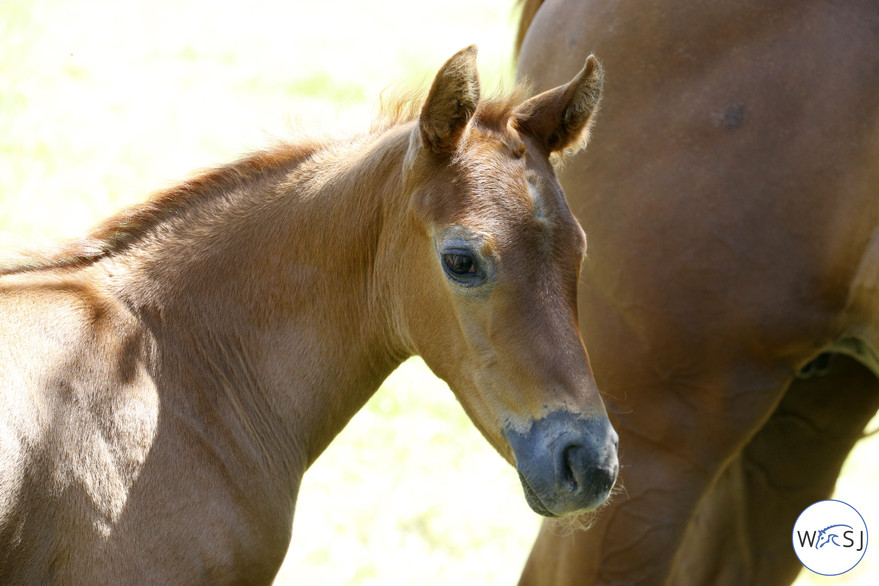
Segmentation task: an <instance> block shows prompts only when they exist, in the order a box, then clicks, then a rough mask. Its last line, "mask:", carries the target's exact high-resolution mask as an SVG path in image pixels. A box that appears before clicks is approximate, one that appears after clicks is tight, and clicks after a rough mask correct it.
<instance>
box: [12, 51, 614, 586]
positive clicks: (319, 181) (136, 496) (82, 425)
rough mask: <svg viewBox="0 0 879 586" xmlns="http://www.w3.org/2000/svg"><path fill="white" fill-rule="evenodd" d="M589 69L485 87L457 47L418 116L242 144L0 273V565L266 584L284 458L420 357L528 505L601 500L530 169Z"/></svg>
mask: <svg viewBox="0 0 879 586" xmlns="http://www.w3.org/2000/svg"><path fill="white" fill-rule="evenodd" d="M600 90H601V70H600V68H599V67H598V65H597V62H596V61H595V60H594V59H590V60H588V61H587V64H586V66H585V67H584V68H583V69H582V70H581V71H580V73H579V74H578V75H576V76H575V77H574V79H573V80H572V81H571V82H570V83H568V84H565V85H564V86H561V87H559V88H557V89H556V90H553V91H550V92H547V93H545V94H543V95H540V96H537V97H535V98H532V99H531V100H528V101H526V102H524V103H518V102H516V101H514V99H513V98H510V99H504V100H496V101H480V97H479V83H478V78H477V74H476V65H475V49H474V48H472V47H471V48H468V49H465V50H463V51H461V52H459V53H458V54H456V55H455V56H454V57H452V58H451V59H450V60H449V61H448V62H447V63H446V64H445V65H444V66H443V67H442V69H441V70H440V71H439V73H438V74H437V76H436V79H435V81H434V83H433V86H432V88H431V90H430V93H429V94H428V97H427V98H426V101H425V102H424V105H423V106H422V108H421V110H420V114H419V115H413V116H412V117H410V118H409V119H406V117H405V116H400V117H399V118H398V119H396V120H390V121H386V122H385V123H384V124H380V125H379V126H378V127H377V128H376V129H375V130H374V131H372V132H370V133H369V134H367V135H365V136H360V137H358V138H354V139H350V138H349V139H345V140H330V139H319V140H315V141H302V142H299V143H296V144H289V145H283V146H279V147H277V148H275V149H273V150H268V151H264V152H260V153H257V154H255V155H253V156H251V157H249V158H246V159H244V160H242V161H239V162H237V163H234V164H232V165H229V166H227V167H223V168H220V169H216V170H213V171H209V172H207V173H205V174H203V175H201V176H199V177H196V178H194V179H192V180H190V181H188V182H186V183H184V184H182V185H180V186H178V187H176V188H174V189H171V190H169V191H167V192H165V193H162V194H159V195H158V196H157V197H155V198H153V199H152V200H151V201H148V202H147V203H145V204H143V205H141V206H138V207H134V208H132V209H129V210H127V211H124V212H122V213H121V214H120V215H118V216H116V217H114V218H112V219H110V220H108V221H107V222H105V223H104V224H103V225H101V226H100V227H98V228H97V229H96V230H95V231H93V232H92V233H91V234H89V235H88V236H87V237H86V238H85V239H84V240H82V241H80V242H74V243H71V244H69V245H66V246H63V247H62V248H61V249H60V250H59V251H57V252H55V253H52V254H48V255H45V256H44V257H42V258H38V259H37V258H35V259H31V260H30V261H29V262H26V263H18V264H15V265H13V266H7V267H6V268H4V269H3V270H2V272H3V273H4V276H3V277H2V279H0V315H2V323H3V326H2V330H0V380H2V381H3V384H2V387H0V405H2V414H0V440H2V443H0V582H2V583H4V584H10V583H13V584H15V583H22V584H47V583H56V582H57V583H65V584H67V583H81V584H98V583H107V584H129V583H156V584H195V583H207V584H220V583H247V584H254V583H265V582H269V581H271V579H272V578H273V577H274V575H275V573H276V572H277V570H278V568H279V566H280V564H281V561H282V559H283V557H284V554H285V551H286V549H287V545H288V543H289V539H290V529H291V522H292V516H293V510H294V503H295V498H296V493H297V489H298V487H299V483H300V480H301V478H302V475H303V473H304V472H305V471H306V469H307V468H308V466H309V465H310V464H311V463H312V462H314V460H315V458H317V456H318V454H320V453H321V451H322V450H323V449H324V448H325V447H326V445H327V444H328V443H329V442H330V440H331V439H332V438H333V436H335V435H336V434H337V433H338V432H339V431H340V430H341V429H342V427H343V426H344V425H345V423H346V422H347V421H348V420H349V419H350V418H351V416H352V415H353V414H354V413H355V412H356V411H357V410H358V409H359V408H360V407H361V406H362V405H363V404H364V403H365V402H366V400H367V399H368V398H369V396H370V395H371V394H372V393H373V392H374V391H375V389H376V388H377V387H378V385H379V383H381V381H382V379H384V378H385V376H387V375H388V373H390V372H391V371H392V370H393V369H394V367H395V366H396V365H397V364H399V363H400V362H401V361H402V360H403V359H405V358H406V357H407V356H410V355H412V354H419V355H421V356H422V357H423V358H424V359H425V361H426V362H427V363H428V364H429V365H430V366H431V367H432V368H433V370H434V372H436V373H437V374H439V375H440V376H441V377H443V378H444V379H445V380H446V381H447V382H448V383H449V384H450V386H451V388H452V389H453V390H454V392H455V393H456V395H457V397H458V399H459V400H460V401H461V403H462V404H463V405H464V408H465V410H466V411H467V413H468V414H469V415H470V417H471V418H472V419H473V421H474V423H475V424H476V425H477V426H478V427H479V429H480V430H481V431H482V432H483V434H484V435H485V437H486V438H487V439H488V441H489V442H491V444H492V445H494V447H495V448H496V449H497V450H498V451H499V452H500V453H501V454H502V455H503V456H504V457H505V458H506V459H507V460H509V461H510V462H511V463H514V464H515V465H516V466H517V468H518V470H519V474H520V477H521V479H522V484H523V486H524V489H525V491H526V496H527V498H528V501H529V503H530V504H531V506H532V507H534V508H535V510H537V511H538V512H541V513H543V514H546V515H559V516H561V515H567V514H573V513H576V512H578V511H581V510H588V509H591V508H594V507H595V506H597V505H598V504H600V503H601V502H602V501H603V500H604V499H605V498H606V496H607V494H608V492H609V490H610V488H611V486H612V485H613V483H614V480H615V478H616V473H617V464H616V436H615V433H614V431H613V429H612V428H611V427H610V424H609V422H608V420H607V417H606V413H605V410H604V407H603V405H602V402H601V399H600V398H599V396H598V393H597V391H596V389H595V385H594V383H593V380H592V375H591V371H590V369H589V365H588V362H587V359H586V353H585V350H584V348H583V345H582V341H581V338H580V335H579V330H578V327H577V318H576V316H577V311H576V289H577V281H578V277H579V267H580V264H581V261H582V258H583V255H584V252H585V240H584V237H583V232H582V230H581V229H580V227H579V225H578V224H577V222H576V221H575V220H574V218H573V216H572V215H571V214H570V212H569V210H568V208H567V205H566V203H565V199H564V195H563V193H562V191H561V189H560V188H559V186H558V183H557V181H556V178H555V175H554V173H553V170H552V167H551V166H550V164H549V156H550V155H551V154H552V153H554V152H557V151H560V150H563V149H566V148H569V147H571V146H572V145H574V144H575V143H578V142H579V141H580V140H581V135H582V134H583V132H584V131H585V130H586V129H587V127H588V125H589V122H590V120H591V115H592V112H593V111H594V109H595V106H596V104H597V101H598V98H599V95H600Z"/></svg>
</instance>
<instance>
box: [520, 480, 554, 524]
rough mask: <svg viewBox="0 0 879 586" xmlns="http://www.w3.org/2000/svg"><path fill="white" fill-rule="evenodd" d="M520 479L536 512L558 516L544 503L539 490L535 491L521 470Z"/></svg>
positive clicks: (547, 515)
mask: <svg viewBox="0 0 879 586" xmlns="http://www.w3.org/2000/svg"><path fill="white" fill-rule="evenodd" d="M519 481H521V483H522V489H523V490H524V491H525V500H526V501H528V505H529V506H530V507H531V509H532V510H533V511H534V512H535V513H537V514H538V515H542V516H544V517H551V518H557V517H558V515H556V514H555V513H553V512H552V511H550V510H549V509H548V508H546V505H544V504H543V501H542V500H540V497H539V496H537V492H535V491H534V489H533V488H531V485H530V484H528V481H527V480H525V477H524V476H523V475H522V473H521V472H519Z"/></svg>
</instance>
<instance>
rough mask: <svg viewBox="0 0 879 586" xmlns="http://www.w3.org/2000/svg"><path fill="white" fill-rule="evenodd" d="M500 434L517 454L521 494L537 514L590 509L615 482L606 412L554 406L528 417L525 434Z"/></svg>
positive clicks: (613, 438)
mask: <svg viewBox="0 0 879 586" xmlns="http://www.w3.org/2000/svg"><path fill="white" fill-rule="evenodd" d="M504 435H505V436H506V438H507V441H508V442H509V443H510V446H511V447H512V448H513V452H514V453H515V455H516V469H517V470H518V471H519V478H520V480H521V481H522V487H523V488H524V490H525V498H526V500H527V501H528V504H529V505H530V506H531V508H532V509H534V511H536V512H537V513H539V514H541V515H544V516H546V517H562V516H565V515H574V514H577V513H583V512H586V511H590V510H592V509H595V508H596V507H598V506H599V505H600V504H601V503H603V502H604V501H605V500H606V499H607V497H608V495H609V494H610V490H611V488H613V485H614V482H616V478H617V472H618V471H619V464H618V461H617V441H618V437H617V434H616V432H615V431H614V429H613V427H612V426H611V424H610V421H608V419H607V418H606V417H590V418H582V417H581V416H579V415H577V414H575V413H570V412H567V411H557V412H554V413H550V414H549V415H547V416H546V417H544V418H543V419H538V420H535V421H533V422H532V424H531V429H529V430H528V431H526V432H524V433H520V432H517V431H513V430H511V429H507V430H505V431H504Z"/></svg>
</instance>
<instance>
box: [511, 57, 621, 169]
mask: <svg viewBox="0 0 879 586" xmlns="http://www.w3.org/2000/svg"><path fill="white" fill-rule="evenodd" d="M603 85H604V71H603V69H602V67H601V64H600V63H599V62H598V59H596V58H595V56H594V55H590V56H589V57H588V58H587V59H586V65H584V66H583V69H581V70H580V73H578V74H577V75H576V76H575V77H574V79H572V80H571V81H569V82H568V83H567V84H565V85H562V86H559V87H557V88H555V89H552V90H549V91H546V92H543V93H542V94H540V95H537V96H535V97H533V98H531V99H530V100H527V101H525V102H523V103H522V104H521V105H519V106H518V107H516V109H515V110H514V111H513V116H512V118H513V121H514V123H515V124H516V127H517V128H518V129H519V130H520V131H521V132H523V133H524V134H527V135H528V136H531V137H532V138H535V139H537V140H538V141H539V142H540V144H542V145H543V146H544V147H545V148H546V150H547V152H550V153H552V152H557V151H561V150H564V149H566V148H568V147H570V146H574V145H576V143H577V142H578V141H581V138H585V137H586V136H587V131H588V129H589V126H590V124H591V122H592V116H593V114H595V111H596V110H597V109H598V101H599V100H600V99H601V89H602V86H603ZM583 144H584V145H585V141H583Z"/></svg>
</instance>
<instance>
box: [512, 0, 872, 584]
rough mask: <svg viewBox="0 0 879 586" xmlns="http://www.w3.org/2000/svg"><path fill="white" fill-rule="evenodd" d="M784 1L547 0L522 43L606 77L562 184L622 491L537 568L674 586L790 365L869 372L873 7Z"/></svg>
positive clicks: (544, 573) (537, 560)
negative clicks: (723, 481)
mask: <svg viewBox="0 0 879 586" xmlns="http://www.w3.org/2000/svg"><path fill="white" fill-rule="evenodd" d="M773 4H774V3H773V2H764V1H757V0H753V1H748V2H726V3H717V2H714V3H702V2H680V1H676V0H667V1H661V2H626V1H622V2H614V3H608V2H579V3H576V2H556V1H552V0H550V1H548V2H546V3H545V4H544V5H543V6H542V7H541V8H540V11H539V12H538V13H537V16H536V18H535V20H534V22H533V23H532V26H531V28H530V29H529V32H528V35H527V36H526V38H525V42H524V45H523V48H522V52H521V57H520V61H519V71H520V74H522V75H524V76H527V77H528V78H530V79H531V80H532V81H533V82H535V83H536V85H537V87H538V89H544V88H547V87H552V86H554V85H556V84H558V83H559V82H560V81H563V80H564V79H566V78H567V77H570V75H571V74H572V73H573V72H575V71H576V70H577V68H578V67H580V66H581V65H582V62H583V60H584V59H585V57H586V55H588V54H589V53H594V54H596V55H597V56H598V57H599V59H601V60H602V61H603V63H604V65H605V68H606V71H607V79H606V86H605V88H606V89H605V95H604V98H603V102H602V110H601V112H600V114H599V117H598V120H597V123H596V126H595V129H594V132H593V137H592V141H591V142H590V146H589V148H588V150H587V151H586V153H584V154H581V155H579V156H578V157H577V158H576V159H574V160H572V161H570V162H568V164H567V165H566V166H565V167H564V168H563V170H562V173H561V178H562V183H563V186H564V188H565V190H566V192H567V194H568V199H569V201H570V203H571V207H572V209H573V210H574V212H575V214H576V215H577V217H578V219H579V220H580V222H581V223H582V225H583V227H584V229H585V231H586V233H587V235H588V239H589V260H588V261H587V263H586V265H585V267H584V276H583V284H582V286H581V288H580V305H579V307H580V314H581V318H580V321H581V328H582V331H583V336H584V339H585V342H586V346H587V347H588V348H589V349H590V357H591V360H592V364H593V366H594V369H595V374H596V378H597V382H598V384H599V387H600V388H601V389H602V391H603V392H604V393H605V398H606V401H607V403H608V406H609V409H610V410H611V412H612V414H613V419H614V425H615V427H616V428H617V429H618V430H619V431H620V450H621V451H620V454H621V463H622V470H623V475H622V479H623V485H624V487H625V489H626V493H625V494H624V495H622V496H620V497H618V498H617V499H616V500H615V501H614V503H613V504H611V506H610V507H609V508H608V509H606V510H605V511H604V512H603V513H602V514H601V517H600V519H599V521H598V524H597V525H596V527H595V528H594V529H593V530H592V531H590V532H589V533H587V534H586V535H578V536H577V537H576V540H574V539H571V538H564V537H559V536H558V535H554V532H553V531H552V529H550V528H547V529H545V530H544V531H543V533H542V534H541V537H540V539H539V541H538V544H537V546H536V547H535V551H534V554H533V555H532V559H531V560H530V561H529V564H528V568H527V569H526V574H525V578H524V579H523V582H524V583H529V582H530V581H532V580H533V581H534V582H535V583H537V582H538V581H539V583H555V584H567V583H570V584H578V583H583V584H591V583H596V582H601V583H649V584H660V583H662V582H663V581H665V580H666V579H667V578H668V577H669V576H670V575H671V574H672V572H673V568H674V566H675V564H676V563H678V562H679V560H676V556H680V555H681V554H680V548H681V543H682V542H683V540H684V535H685V533H686V529H687V525H688V523H690V520H691V519H692V516H693V514H694V510H695V508H696V506H697V503H698V502H699V501H700V499H703V497H704V496H705V495H706V494H707V493H708V492H709V491H710V490H711V487H712V484H713V483H714V482H715V480H717V479H718V478H720V477H721V475H722V474H723V472H724V466H726V465H727V463H728V462H730V461H731V460H732V459H734V458H737V457H739V455H740V453H741V451H742V449H743V447H744V446H746V445H747V443H748V442H749V441H750V439H751V438H753V437H755V435H756V434H758V432H759V431H760V430H761V428H762V427H763V426H764V424H765V423H766V422H767V420H768V419H769V418H770V417H771V415H772V414H773V412H774V410H775V409H776V407H777V406H778V405H779V402H780V401H781V400H782V396H783V395H784V392H785V390H786V389H787V388H788V386H789V384H790V383H791V381H792V380H794V376H795V374H796V373H797V371H798V370H799V369H800V368H802V366H803V365H805V364H806V363H807V362H808V361H809V360H811V359H812V358H814V357H815V356H816V355H817V354H818V353H819V352H822V351H824V350H828V349H830V350H834V351H839V352H842V353H848V354H851V355H854V356H855V357H856V358H857V359H858V360H859V361H860V362H862V363H863V364H866V365H867V366H869V367H871V368H875V363H871V362H872V361H871V358H870V353H872V354H873V358H874V359H875V355H876V350H877V349H879V336H877V333H879V327H877V316H879V308H876V307H875V305H876V303H877V301H879V295H877V293H879V291H877V288H879V243H877V238H879V237H876V238H874V233H875V231H876V226H877V218H879V166H877V165H876V163H875V161H879V65H877V55H879V35H876V30H877V28H876V27H877V25H879V11H877V9H876V8H875V4H871V3H869V2H860V3H855V2H850V3H846V4H845V5H844V6H840V5H831V4H827V3H823V2H811V3H796V4H795V5H791V7H790V9H777V8H775V7H774V6H773ZM874 372H875V371H874ZM729 475H730V474H729V473H727V476H729ZM831 486H832V484H831ZM556 533H557V532H556ZM788 545H789V544H788ZM785 556H787V557H790V558H791V559H793V560H794V561H793V563H794V564H795V559H794V558H793V553H792V552H786V553H785ZM787 557H785V561H784V564H787V565H788V566H790V564H791V563H792V562H791V561H790V560H789V559H787ZM790 567H794V568H795V569H796V568H798V566H790ZM788 573H789V572H788ZM794 574H795V571H794ZM538 578H539V580H538Z"/></svg>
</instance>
